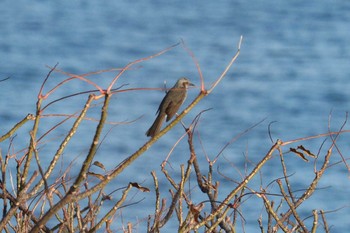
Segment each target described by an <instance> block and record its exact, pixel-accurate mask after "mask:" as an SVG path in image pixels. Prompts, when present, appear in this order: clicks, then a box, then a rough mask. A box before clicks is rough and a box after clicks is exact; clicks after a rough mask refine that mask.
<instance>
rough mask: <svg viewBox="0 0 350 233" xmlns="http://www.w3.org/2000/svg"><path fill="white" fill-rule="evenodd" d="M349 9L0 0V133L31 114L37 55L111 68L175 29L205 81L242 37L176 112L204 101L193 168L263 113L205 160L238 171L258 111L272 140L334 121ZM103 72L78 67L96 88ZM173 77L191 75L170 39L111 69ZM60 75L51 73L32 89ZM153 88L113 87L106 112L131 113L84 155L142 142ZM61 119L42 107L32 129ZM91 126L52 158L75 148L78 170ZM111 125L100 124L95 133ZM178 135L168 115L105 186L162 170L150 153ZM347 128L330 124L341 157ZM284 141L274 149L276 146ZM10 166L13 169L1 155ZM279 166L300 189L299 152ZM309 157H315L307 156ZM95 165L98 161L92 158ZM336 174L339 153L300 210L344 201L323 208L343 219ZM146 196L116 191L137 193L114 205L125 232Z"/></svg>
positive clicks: (56, 135) (252, 220)
mask: <svg viewBox="0 0 350 233" xmlns="http://www.w3.org/2000/svg"><path fill="white" fill-rule="evenodd" d="M349 12H350V3H349V2H345V1H322V2H320V1H293V2H277V1H271V2H269V3H267V2H263V1H249V2H246V1H228V0H225V1H220V2H215V1H192V2H190V3H189V2H188V1H177V2H162V1H152V2H151V1H142V2H139V3H134V2H130V1H118V2H117V1H86V2H83V1H74V2H72V1H67V0H65V1H56V2H50V3H46V2H44V1H38V0H37V1H32V2H31V3H30V4H28V3H27V2H26V1H23V0H22V1H16V2H13V1H3V2H2V3H1V7H0V15H1V17H0V31H1V36H0V58H1V59H0V80H1V79H3V78H6V77H10V79H9V80H7V81H5V82H1V83H0V88H1V92H0V98H1V100H2V101H1V103H0V110H1V114H0V122H1V125H0V132H1V134H3V133H4V132H6V130H8V129H9V128H10V127H11V125H13V124H15V123H16V122H18V121H19V120H20V119H22V118H23V117H24V116H25V115H26V114H27V113H34V111H35V102H36V96H37V94H38V91H39V88H40V85H41V84H42V81H43V79H44V78H45V76H46V74H47V73H48V71H49V68H48V67H46V66H51V67H52V66H54V65H55V64H56V63H59V65H58V68H59V69H61V70H64V71H66V72H70V73H75V74H84V73H88V72H92V71H97V70H103V69H110V68H120V67H124V66H125V65H126V64H128V63H129V62H131V61H134V60H135V59H139V58H142V57H146V56H149V55H151V54H154V53H157V52H159V51H161V50H162V49H164V48H166V47H168V46H170V45H173V44H175V43H177V42H179V41H180V40H181V39H183V40H184V41H185V43H186V45H187V47H188V48H190V49H191V50H192V51H193V53H194V54H195V56H196V58H197V60H198V61H199V64H200V67H201V70H202V72H203V76H204V78H205V83H206V85H207V86H208V87H209V85H210V84H211V83H212V82H213V81H215V79H216V78H217V77H218V76H219V75H220V74H221V72H222V71H223V70H224V68H225V66H226V65H227V63H228V62H229V60H230V59H231V57H232V56H233V55H234V53H235V52H236V49H237V43H238V41H239V38H240V36H241V35H243V37H244V39H243V44H242V48H241V54H240V56H239V58H238V60H237V61H236V63H235V64H234V65H233V67H232V68H231V70H230V71H229V72H228V74H227V76H226V77H225V79H224V81H223V82H222V83H221V84H220V85H218V87H217V88H216V89H215V90H214V92H213V93H212V95H210V96H208V97H207V98H205V99H204V100H203V101H202V102H200V103H199V104H198V106H196V108H195V109H194V110H193V111H192V112H191V113H190V114H189V115H188V116H186V118H185V119H184V122H185V123H186V124H189V123H190V122H191V121H192V119H193V118H194V117H195V116H196V115H197V114H198V113H199V112H200V111H201V110H204V109H208V108H213V109H212V110H210V111H209V112H206V113H205V114H204V115H203V116H202V119H201V121H200V123H199V128H198V130H199V131H198V132H199V135H200V140H201V141H202V144H203V149H202V147H201V146H200V144H199V139H198V137H197V139H196V145H197V153H198V157H199V160H200V161H201V162H202V167H203V172H205V171H206V168H207V163H206V159H205V154H207V155H208V156H209V158H211V159H213V158H214V157H215V156H216V155H217V153H219V151H220V150H221V149H222V147H223V146H224V145H225V144H226V143H227V142H229V141H230V140H231V139H232V138H233V137H235V136H237V135H238V134H240V133H241V132H243V131H245V130H246V129H247V128H249V127H251V126H252V125H254V124H256V123H257V122H259V121H261V120H263V119H265V118H266V119H265V121H263V122H262V123H261V124H259V125H258V126H257V127H255V128H254V129H252V130H251V131H249V133H247V134H245V135H243V136H241V137H240V138H239V139H238V140H237V141H236V142H234V143H233V144H232V145H231V146H230V147H228V148H227V149H226V150H225V151H224V153H223V154H222V156H221V157H220V159H219V160H218V162H217V164H216V165H217V166H218V167H219V168H218V170H219V171H220V172H222V173H224V174H225V175H226V176H228V177H230V178H231V179H234V180H238V181H239V180H241V176H240V175H241V174H239V173H238V172H237V171H236V170H235V169H239V170H240V172H241V173H243V174H244V169H245V162H247V160H249V162H248V165H247V166H248V170H249V169H251V168H252V167H253V165H252V164H251V163H253V164H254V163H257V162H259V160H260V159H261V158H262V157H263V156H264V154H265V153H266V152H267V151H268V149H269V148H270V146H271V145H272V144H271V141H270V139H269V135H268V125H269V123H271V122H275V123H273V124H272V126H271V136H272V137H273V139H274V140H276V139H277V138H280V139H282V140H283V141H288V140H292V139H296V138H301V137H306V136H312V135H317V134H320V133H325V132H327V131H328V127H329V124H330V130H338V129H339V128H340V127H341V125H342V123H343V122H344V121H345V120H346V112H347V111H349V105H348V100H349V99H350V96H349V95H350V94H349V91H348V89H349V88H350V84H349V83H350V82H349V81H348V80H349V77H350V67H349V61H350V45H349V41H350V30H349V22H350V14H349ZM140 65H141V66H142V67H140ZM115 74H117V72H116V71H115V72H108V73H103V74H101V75H100V76H89V77H90V78H91V79H92V80H93V81H95V82H96V83H98V84H99V85H101V86H102V87H104V88H105V87H106V86H107V85H108V83H109V82H110V80H111V79H112V78H113V77H114V75H115ZM180 76H187V77H189V78H190V79H191V80H192V82H193V83H195V84H197V86H198V85H199V84H200V81H199V75H198V72H197V69H196V66H195V64H194V63H193V61H192V59H191V57H190V56H189V55H188V54H187V52H186V51H185V50H184V48H183V47H182V46H181V45H180V46H177V47H176V48H174V49H173V50H171V51H170V52H168V53H166V54H165V55H163V56H160V57H157V58H155V59H152V60H150V61H147V62H144V63H140V64H139V65H136V66H135V67H134V69H133V70H131V71H129V72H127V73H125V75H123V76H122V78H121V79H120V80H119V81H118V82H117V84H116V87H118V86H120V85H122V84H125V83H127V84H128V87H130V88H134V87H140V88H142V87H148V88H160V87H163V83H164V81H166V82H167V85H168V86H171V85H173V83H174V81H175V80H176V79H177V78H178V77H180ZM64 78H65V76H63V75H61V74H59V73H55V74H54V75H53V78H52V79H50V80H49V82H48V84H47V86H45V89H44V92H45V93H46V92H47V91H48V90H50V89H51V88H52V87H54V85H55V84H57V83H58V82H60V81H62V80H63V79H64ZM91 89H93V87H92V86H89V85H86V84H85V83H82V82H79V81H73V82H71V83H69V84H67V85H65V86H63V87H62V88H60V89H59V90H58V91H57V92H56V93H55V94H53V95H52V96H50V97H49V99H48V100H46V102H45V103H48V102H50V101H52V100H54V99H56V98H59V97H62V96H65V95H69V94H73V93H76V92H80V91H84V90H91ZM197 93H198V89H193V90H190V91H189V95H188V100H187V101H186V103H185V104H188V103H189V101H190V100H192V99H193V98H194V97H195V96H196V95H197ZM163 95H164V93H163V92H161V91H139V92H127V93H123V94H118V95H115V96H114V97H113V99H112V102H111V108H110V110H109V119H108V120H109V121H110V122H129V121H133V120H136V121H135V122H133V123H130V124H120V125H117V126H116V127H115V128H113V130H112V131H111V132H110V133H109V134H108V136H107V138H106V139H105V140H104V142H103V144H102V146H101V148H100V150H99V153H98V154H97V157H96V160H99V161H101V162H102V163H104V164H105V166H106V168H107V169H112V168H113V167H114V166H116V165H117V164H118V163H119V162H120V161H122V160H123V159H124V158H125V157H126V156H127V155H130V154H131V153H133V152H134V151H135V150H136V149H138V148H139V147H140V146H141V145H142V144H143V143H144V142H145V141H146V140H147V139H146V137H145V135H144V133H145V132H146V130H147V129H148V127H149V126H150V125H151V123H152V121H153V120H154V117H155V115H154V114H155V112H156V109H157V107H158V104H159V102H160V100H161V98H162V97H163ZM85 100H86V96H78V97H74V98H71V99H69V100H65V101H61V102H59V103H57V104H55V105H52V106H51V107H49V108H48V109H47V110H46V111H45V112H44V114H57V113H63V114H72V113H74V112H76V111H79V110H80V108H81V107H82V106H83V104H84V101H85ZM98 103H101V101H98ZM100 106H101V105H97V106H96V107H95V108H94V109H93V110H91V112H90V113H89V114H90V115H89V116H90V117H96V118H97V117H98V111H99V107H100ZM330 116H331V117H330ZM140 117H141V118H140ZM61 119H63V118H58V117H53V116H51V117H48V118H45V119H43V120H42V123H43V126H42V128H41V131H40V133H41V134H42V133H44V132H45V131H47V130H49V129H50V127H51V126H53V125H54V124H55V123H57V121H59V120H61ZM329 119H331V120H330V123H329ZM71 122H72V121H70V122H69V123H71ZM95 125H96V124H95V123H94V122H92V121H88V122H85V123H84V125H82V127H81V129H80V131H79V133H78V135H77V137H76V140H75V141H73V142H74V144H73V145H71V146H70V147H68V149H67V151H66V152H65V154H64V156H63V161H62V164H65V165H68V164H69V163H70V162H72V160H74V159H76V160H75V165H74V166H75V167H76V168H77V169H79V167H80V165H79V163H81V161H83V158H84V155H85V154H86V152H87V150H88V148H89V142H90V141H89V140H91V138H92V133H93V130H94V127H95ZM69 126H70V125H69V124H66V125H63V126H61V127H60V128H58V129H57V130H56V131H54V132H52V133H51V134H50V135H49V136H48V137H47V138H46V140H44V142H43V144H42V148H41V156H42V163H43V165H44V166H45V162H46V163H47V162H48V161H49V159H50V158H51V156H52V153H54V151H55V148H57V144H58V143H59V140H58V141H57V139H62V136H63V135H64V133H65V132H66V130H67V129H68V128H69ZM111 127H112V125H110V126H108V127H107V129H106V132H105V133H107V130H108V129H109V128H111ZM30 128H31V127H30V125H28V126H26V127H24V128H23V129H22V130H21V131H19V132H18V135H17V137H16V138H15V140H14V149H13V151H19V150H20V149H22V148H24V147H25V145H26V143H27V142H28V140H29V139H28V131H29V130H30ZM345 128H346V129H347V128H348V126H346V127H345ZM182 133H183V129H182V128H181V126H180V125H178V126H176V127H175V129H174V130H172V131H171V132H169V133H168V134H167V135H165V136H164V137H163V138H162V139H160V141H159V142H157V143H156V144H155V145H154V146H153V147H152V148H150V149H149V150H148V151H147V152H146V153H145V154H144V156H143V157H141V158H140V159H139V160H138V161H137V162H135V164H133V165H132V166H131V167H130V168H128V169H127V170H126V171H125V173H124V174H123V175H121V176H120V177H118V178H117V179H116V180H115V183H114V184H113V185H115V186H114V187H109V188H108V190H113V189H115V188H119V187H123V186H125V185H126V184H127V183H128V182H129V181H135V182H139V183H142V184H143V185H144V186H147V187H150V188H152V187H153V182H152V178H151V176H150V171H152V170H156V171H157V174H158V175H159V177H161V178H162V179H163V176H162V175H161V172H160V168H159V165H160V163H161V162H162V160H163V159H164V158H165V157H166V155H167V153H168V152H169V151H170V149H171V147H172V145H173V144H174V143H175V141H176V140H177V139H178V138H179V137H180V136H181V135H182ZM348 137H349V136H348V134H344V135H342V136H341V138H340V141H339V144H338V146H339V149H340V152H341V153H342V155H343V156H344V157H345V158H346V159H348V158H349V157H348V153H347V152H348V150H349V143H348V141H349V140H348ZM323 139H324V138H320V139H316V140H309V141H306V142H300V143H297V144H293V145H291V146H294V147H296V146H297V145H299V144H303V145H304V146H305V147H307V148H308V149H310V150H312V151H313V152H314V153H315V154H316V153H317V151H318V150H319V148H320V147H321V144H322V141H323ZM327 143H328V144H327ZM327 143H326V145H325V146H324V147H323V148H322V149H321V152H320V160H321V158H323V157H324V155H325V153H326V151H327V149H328V147H327V146H329V140H328V141H327ZM7 148H8V144H7V143H6V142H5V143H2V144H1V150H2V153H3V154H5V152H6V151H7ZM52 148H54V149H52ZM187 148H188V147H187V144H186V141H183V142H181V143H180V145H179V146H178V148H177V149H176V150H175V152H174V154H173V155H172V157H171V159H170V161H171V164H172V167H173V168H174V169H175V170H171V169H170V168H169V169H170V170H171V172H172V174H173V175H174V176H175V177H178V175H179V165H180V164H186V162H187V159H188V156H189V155H188V152H187ZM284 149H285V150H286V151H287V150H288V149H289V147H286V148H284ZM334 152H335V153H334V158H333V160H332V162H338V161H340V159H341V158H340V156H339V152H336V150H334ZM20 155H21V154H20V153H19V154H18V155H17V156H18V157H20ZM289 155H292V154H288V156H289ZM47 157H48V159H47V160H46V158H47ZM246 157H247V158H246ZM278 161H279V160H278V156H276V157H275V158H274V160H272V161H271V162H270V163H269V164H268V165H267V166H266V168H265V169H264V170H263V174H262V177H263V178H264V179H263V180H264V182H263V184H262V186H263V187H265V185H267V184H268V183H269V182H271V181H273V180H274V179H276V178H279V177H281V176H282V173H281V171H280V165H279V162H278ZM319 162H320V161H319ZM232 164H234V165H232ZM10 165H11V166H13V167H15V164H14V163H11V164H10ZM65 165H62V169H65ZM288 166H289V169H290V170H289V171H288V172H289V174H294V175H293V176H292V177H291V180H292V181H293V184H294V185H295V187H294V188H295V190H297V189H303V188H305V187H306V185H307V184H308V183H309V182H311V180H312V179H313V169H314V163H313V162H310V163H304V162H303V161H302V160H301V159H299V158H297V157H294V156H290V157H288ZM35 167H36V166H33V169H34V168H35ZM317 167H318V168H319V167H320V164H319V163H318V164H317ZM96 171H99V172H101V171H100V170H98V169H96ZM57 172H58V173H59V171H57ZM215 174H216V179H218V180H219V181H220V183H221V185H220V190H221V194H222V196H225V194H227V193H228V192H229V191H230V190H231V189H232V187H234V185H235V184H234V183H232V182H231V181H229V180H227V179H225V178H224V177H223V176H220V175H219V174H218V173H217V171H216V172H215ZM348 176H349V173H348V171H347V170H346V168H345V165H344V164H343V163H340V164H338V165H336V166H332V167H331V168H329V170H328V172H327V174H326V178H324V180H323V181H322V183H321V184H320V187H326V188H325V189H321V190H318V191H317V192H316V194H315V196H314V197H313V198H312V199H310V200H309V201H307V202H306V203H305V205H303V209H302V210H303V217H308V216H309V215H311V213H312V210H313V209H323V210H325V211H331V210H335V209H338V208H342V207H345V208H342V209H340V210H338V211H336V212H334V213H330V214H329V215H327V217H328V218H329V224H330V225H332V232H344V231H345V230H346V229H348V228H349V227H350V225H349V223H348V221H347V219H349V217H350V211H349V207H348V204H349V200H350V198H349V195H350V191H349V189H350V186H349V180H348ZM163 182H165V181H163ZM192 185H194V183H192ZM162 187H163V188H162V191H163V192H164V193H167V190H168V189H169V188H170V187H169V186H168V184H167V183H166V182H165V183H163V186H162ZM259 187H260V180H259V178H258V177H257V178H256V180H255V181H254V182H253V183H252V184H251V187H250V188H253V189H255V190H256V191H259ZM191 188H193V187H191ZM275 188H276V187H275ZM273 191H277V190H276V189H274V190H271V192H273ZM119 194H120V193H117V194H116V196H115V197H114V200H117V198H118V195H119ZM153 194H154V193H153V192H151V193H150V194H141V193H137V192H135V197H133V198H131V199H129V203H132V202H135V201H137V200H140V199H142V198H143V197H145V198H146V199H145V200H144V201H143V202H141V204H139V205H141V206H142V208H139V207H140V206H139V205H137V208H133V206H131V207H128V208H125V209H123V218H124V221H125V222H126V221H130V222H133V223H134V224H136V225H137V223H138V224H139V225H137V226H136V229H137V231H140V232H143V231H144V229H145V224H146V222H145V220H144V219H145V218H146V217H147V215H148V214H150V213H152V211H153V209H152V207H153V203H154V195H153ZM299 194H301V193H299ZM192 195H193V197H194V198H198V199H197V201H198V202H200V201H203V200H206V197H204V196H201V195H200V193H192ZM253 199H254V198H253ZM247 202H249V200H247ZM252 202H253V203H255V204H251V205H245V207H243V208H242V210H241V211H242V214H243V216H244V217H245V220H246V221H247V222H246V223H245V230H246V232H256V231H257V230H259V229H258V226H257V223H256V220H257V219H258V217H259V216H260V214H264V211H263V210H262V209H263V205H262V202H261V200H260V199H258V198H256V200H255V201H252ZM256 203H257V204H256ZM256 206H258V208H256ZM135 216H136V217H135ZM118 218H120V217H119V216H118ZM310 222H312V221H310ZM172 227H176V221H175V220H174V221H173V222H172V224H170V225H169V226H168V228H167V229H168V230H169V231H175V230H176V228H174V229H172ZM121 228H122V223H120V222H117V221H116V222H115V225H114V226H113V229H121ZM237 229H239V230H241V228H240V226H238V225H237Z"/></svg>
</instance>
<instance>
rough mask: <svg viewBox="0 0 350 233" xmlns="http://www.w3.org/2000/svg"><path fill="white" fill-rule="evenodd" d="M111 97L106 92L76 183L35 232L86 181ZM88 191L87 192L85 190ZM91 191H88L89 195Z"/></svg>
mask: <svg viewBox="0 0 350 233" xmlns="http://www.w3.org/2000/svg"><path fill="white" fill-rule="evenodd" d="M110 98H111V94H106V95H105V101H104V104H103V106H102V111H101V119H100V122H99V124H98V125H97V128H96V132H95V136H94V138H93V142H92V143H91V147H90V150H89V153H88V155H87V157H86V159H85V161H84V163H83V166H82V168H81V169H80V172H79V175H78V177H77V178H76V180H75V182H74V184H73V185H72V186H71V187H70V189H69V191H68V193H67V195H66V196H65V197H63V198H62V199H61V200H60V201H59V202H58V203H57V204H56V205H55V206H53V207H52V208H51V209H50V210H49V211H48V212H47V213H46V214H45V215H44V216H43V217H42V218H41V219H40V221H39V222H38V223H37V224H36V225H35V226H34V227H33V229H32V231H31V232H33V233H36V232H39V231H40V228H41V227H42V226H43V225H44V224H45V223H46V222H47V221H48V220H49V219H50V218H51V216H52V215H54V214H55V213H56V212H57V211H58V210H59V209H60V208H61V207H62V206H64V205H65V204H67V203H69V202H71V201H72V200H73V199H75V198H76V191H77V190H78V188H79V186H80V185H81V183H82V182H83V181H84V179H85V178H86V174H87V171H88V169H89V167H90V164H91V162H92V160H93V158H94V156H95V154H96V151H97V148H98V145H99V139H100V136H101V132H102V129H103V126H104V124H105V121H106V119H107V110H108V105H109V101H110ZM85 193H87V192H85ZM89 194H90V193H87V195H88V196H89Z"/></svg>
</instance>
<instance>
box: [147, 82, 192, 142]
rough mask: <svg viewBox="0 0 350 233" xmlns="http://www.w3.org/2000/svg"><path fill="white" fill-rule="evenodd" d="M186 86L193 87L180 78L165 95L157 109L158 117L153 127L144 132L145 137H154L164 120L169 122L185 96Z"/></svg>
mask: <svg viewBox="0 0 350 233" xmlns="http://www.w3.org/2000/svg"><path fill="white" fill-rule="evenodd" d="M188 86H194V84H192V83H191V82H190V81H189V80H188V79H187V78H180V79H179V80H177V82H176V83H175V85H174V86H173V87H172V88H171V89H170V90H169V91H168V92H167V93H166V95H165V97H164V98H163V100H162V102H161V103H160V105H159V108H158V111H157V113H158V116H157V118H156V120H155V121H154V122H153V125H152V126H151V128H149V130H148V131H147V132H146V135H147V137H152V138H153V137H154V135H156V134H157V133H158V132H159V131H160V128H161V127H162V124H163V121H164V118H165V117H166V121H169V120H170V119H171V118H172V117H173V116H174V115H175V113H176V112H177V111H178V110H179V108H180V106H181V105H182V103H183V102H184V101H185V99H186V96H187V88H188Z"/></svg>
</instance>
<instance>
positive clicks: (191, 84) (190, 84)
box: [188, 82, 196, 87]
mask: <svg viewBox="0 0 350 233" xmlns="http://www.w3.org/2000/svg"><path fill="white" fill-rule="evenodd" d="M188 86H192V87H195V86H196V85H194V84H193V83H190V82H188Z"/></svg>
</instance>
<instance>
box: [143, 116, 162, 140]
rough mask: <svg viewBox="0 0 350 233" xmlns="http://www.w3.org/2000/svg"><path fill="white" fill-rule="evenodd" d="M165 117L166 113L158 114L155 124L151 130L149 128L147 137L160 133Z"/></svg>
mask: <svg viewBox="0 0 350 233" xmlns="http://www.w3.org/2000/svg"><path fill="white" fill-rule="evenodd" d="M164 119H165V114H160V113H159V114H158V116H157V118H156V119H155V121H154V122H153V125H152V126H151V128H149V130H147V132H146V135H147V137H152V138H153V137H154V135H156V134H157V133H159V131H160V128H161V127H162V124H163V121H164Z"/></svg>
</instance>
